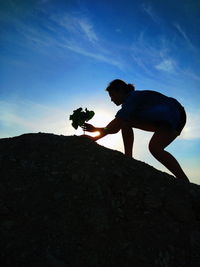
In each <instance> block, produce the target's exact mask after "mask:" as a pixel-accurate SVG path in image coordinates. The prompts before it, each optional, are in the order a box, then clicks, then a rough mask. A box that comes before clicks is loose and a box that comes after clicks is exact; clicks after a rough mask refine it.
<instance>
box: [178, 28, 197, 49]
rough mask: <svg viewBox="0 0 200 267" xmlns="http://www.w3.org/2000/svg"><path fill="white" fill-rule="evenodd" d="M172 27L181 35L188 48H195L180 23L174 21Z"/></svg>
mask: <svg viewBox="0 0 200 267" xmlns="http://www.w3.org/2000/svg"><path fill="white" fill-rule="evenodd" d="M174 27H175V28H176V30H177V31H178V32H179V34H180V35H181V37H182V38H183V39H184V40H185V41H186V43H187V45H188V46H189V48H191V49H195V47H194V45H193V44H192V41H191V40H190V38H189V36H188V35H187V33H186V31H184V29H183V28H182V27H181V26H180V24H178V23H174Z"/></svg>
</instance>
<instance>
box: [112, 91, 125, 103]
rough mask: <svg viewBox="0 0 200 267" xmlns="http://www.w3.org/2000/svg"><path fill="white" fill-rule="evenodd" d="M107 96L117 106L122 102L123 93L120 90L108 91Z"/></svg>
mask: <svg viewBox="0 0 200 267" xmlns="http://www.w3.org/2000/svg"><path fill="white" fill-rule="evenodd" d="M109 96H110V99H111V101H112V102H113V103H115V105H117V106H119V105H121V104H122V103H123V101H124V96H125V95H124V93H123V92H122V91H110V92H109Z"/></svg>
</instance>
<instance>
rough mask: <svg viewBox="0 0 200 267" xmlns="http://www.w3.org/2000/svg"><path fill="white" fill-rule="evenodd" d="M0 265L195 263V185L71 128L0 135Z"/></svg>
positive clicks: (191, 266)
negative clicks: (70, 133) (67, 133)
mask: <svg viewBox="0 0 200 267" xmlns="http://www.w3.org/2000/svg"><path fill="white" fill-rule="evenodd" d="M0 185H1V186H0V267H18V266H19V267H29V266H30V267H40V266H41V267H47V266H48V267H49V266H55V267H148V266H152V267H156V266H158V267H199V266H200V265H199V264H200V186H198V185H195V184H185V183H182V182H181V181H179V180H176V179H174V178H173V177H172V176H170V175H168V174H166V173H163V172H160V171H158V170H156V169H154V168H153V167H151V166H149V165H147V164H145V163H143V162H140V161H136V160H134V159H129V158H126V157H125V156H124V155H123V154H122V153H120V152H117V151H113V150H110V149H107V148H104V147H102V146H100V145H98V144H96V143H94V142H93V141H91V140H88V139H86V138H84V137H77V136H57V135H53V134H42V133H38V134H25V135H22V136H18V137H14V138H6V139H0Z"/></svg>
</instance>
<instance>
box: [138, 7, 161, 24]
mask: <svg viewBox="0 0 200 267" xmlns="http://www.w3.org/2000/svg"><path fill="white" fill-rule="evenodd" d="M141 7H142V10H143V11H144V12H145V13H146V14H147V15H148V16H149V17H150V18H151V19H152V20H153V21H154V22H155V23H160V21H161V19H160V18H159V16H158V15H157V14H156V12H155V10H154V8H153V7H152V5H151V4H150V3H143V4H142V5H141Z"/></svg>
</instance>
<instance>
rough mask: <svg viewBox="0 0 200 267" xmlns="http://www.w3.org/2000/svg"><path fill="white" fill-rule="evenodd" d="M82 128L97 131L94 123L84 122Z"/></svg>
mask: <svg viewBox="0 0 200 267" xmlns="http://www.w3.org/2000/svg"><path fill="white" fill-rule="evenodd" d="M82 129H83V130H84V131H87V132H95V131H96V128H95V127H94V126H93V125H92V124H89V123H84V124H83V126H82Z"/></svg>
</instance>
